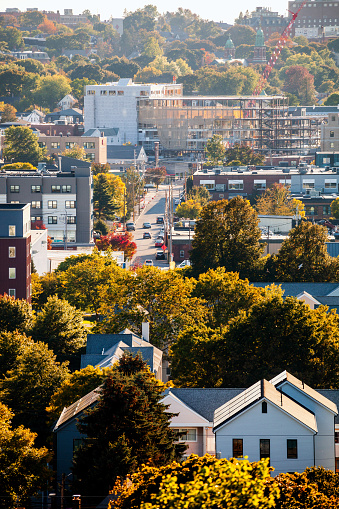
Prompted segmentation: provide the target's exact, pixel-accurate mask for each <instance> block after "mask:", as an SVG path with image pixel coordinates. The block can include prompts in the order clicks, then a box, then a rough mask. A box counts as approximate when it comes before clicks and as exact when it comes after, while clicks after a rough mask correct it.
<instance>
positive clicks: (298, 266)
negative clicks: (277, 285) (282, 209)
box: [274, 221, 332, 282]
mask: <svg viewBox="0 0 339 509" xmlns="http://www.w3.org/2000/svg"><path fill="white" fill-rule="evenodd" d="M327 237H328V234H327V230H326V228H325V227H324V226H320V225H318V224H312V223H310V222H308V221H302V222H301V223H300V224H299V226H297V227H296V228H293V229H292V230H291V231H290V234H289V237H288V238H287V239H285V240H284V241H283V243H282V246H281V248H280V250H279V253H278V254H277V256H276V258H275V260H274V267H275V271H276V278H277V280H278V281H309V282H310V281H328V280H331V273H330V271H329V269H330V266H331V261H332V259H331V257H330V256H329V255H328V253H327V249H326V244H325V243H326V242H327Z"/></svg>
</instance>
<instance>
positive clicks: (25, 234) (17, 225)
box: [0, 195, 31, 302]
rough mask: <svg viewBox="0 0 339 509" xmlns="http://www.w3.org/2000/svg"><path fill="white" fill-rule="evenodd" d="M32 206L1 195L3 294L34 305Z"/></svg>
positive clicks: (0, 285)
mask: <svg viewBox="0 0 339 509" xmlns="http://www.w3.org/2000/svg"><path fill="white" fill-rule="evenodd" d="M30 244H31V221H30V205H29V204H26V203H19V202H17V203H3V202H2V200H1V195H0V260H1V263H0V294H2V295H3V294H7V295H9V296H10V297H14V298H16V299H26V300H27V301H28V302H30V301H31V249H30Z"/></svg>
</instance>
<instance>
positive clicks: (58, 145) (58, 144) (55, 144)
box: [51, 141, 60, 148]
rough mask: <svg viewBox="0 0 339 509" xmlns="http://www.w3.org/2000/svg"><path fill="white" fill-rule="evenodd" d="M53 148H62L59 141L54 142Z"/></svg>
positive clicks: (52, 143)
mask: <svg viewBox="0 0 339 509" xmlns="http://www.w3.org/2000/svg"><path fill="white" fill-rule="evenodd" d="M51 148H60V143H58V142H57V141H52V142H51Z"/></svg>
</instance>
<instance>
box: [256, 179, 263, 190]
mask: <svg viewBox="0 0 339 509" xmlns="http://www.w3.org/2000/svg"><path fill="white" fill-rule="evenodd" d="M253 187H254V189H257V190H260V189H266V180H255V181H254V184H253Z"/></svg>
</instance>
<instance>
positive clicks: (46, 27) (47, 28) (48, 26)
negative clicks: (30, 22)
mask: <svg viewBox="0 0 339 509" xmlns="http://www.w3.org/2000/svg"><path fill="white" fill-rule="evenodd" d="M38 30H41V32H43V33H45V34H55V32H56V31H57V27H56V26H55V24H54V23H53V21H51V20H49V19H47V18H45V19H44V21H43V22H42V23H40V25H38Z"/></svg>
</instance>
